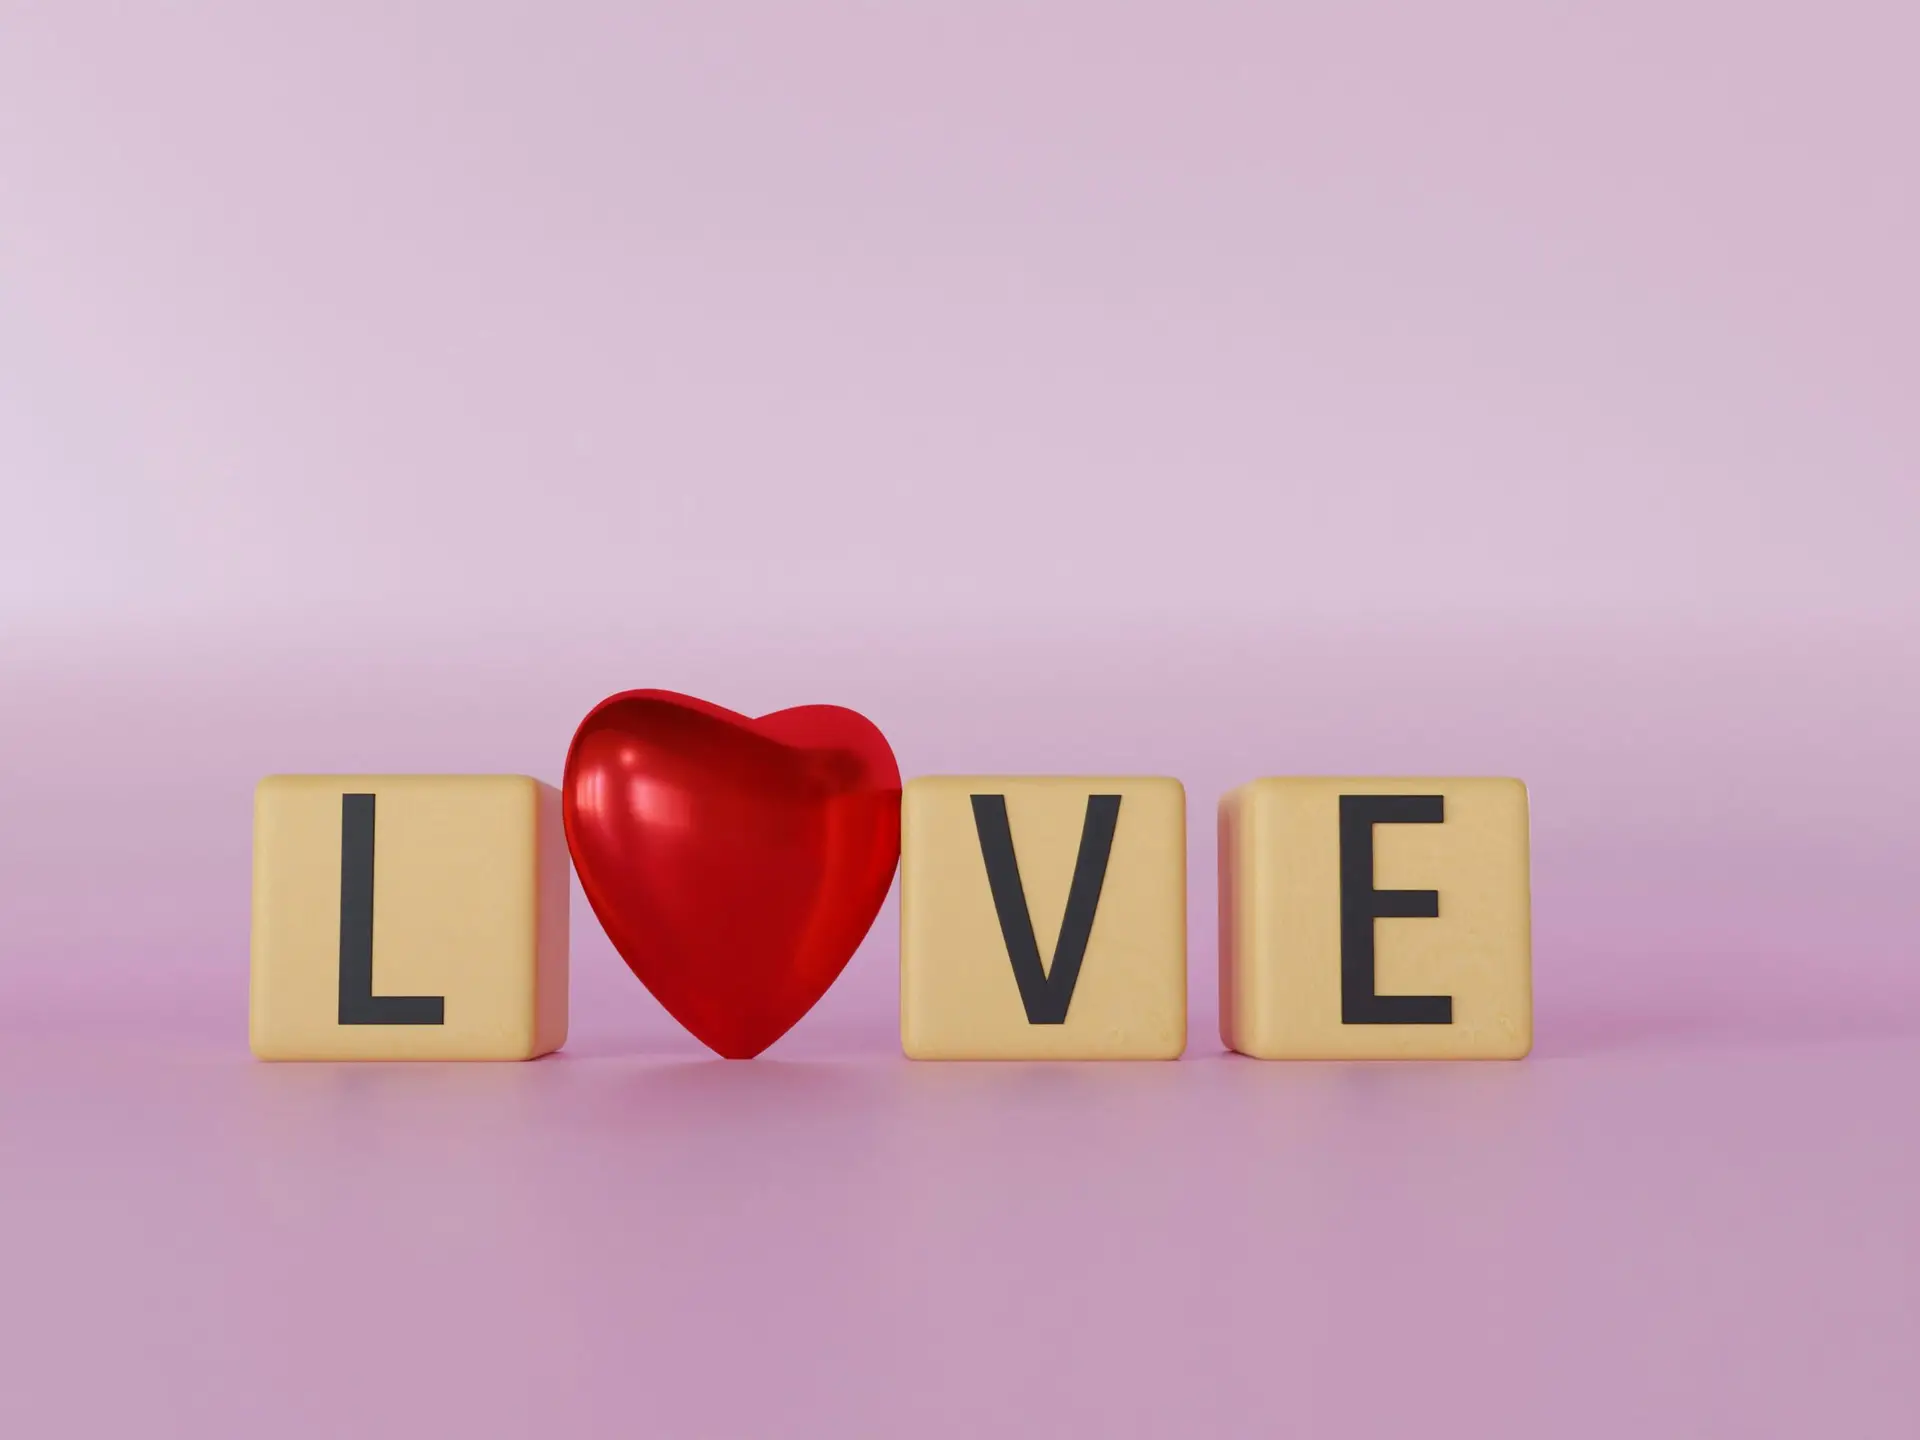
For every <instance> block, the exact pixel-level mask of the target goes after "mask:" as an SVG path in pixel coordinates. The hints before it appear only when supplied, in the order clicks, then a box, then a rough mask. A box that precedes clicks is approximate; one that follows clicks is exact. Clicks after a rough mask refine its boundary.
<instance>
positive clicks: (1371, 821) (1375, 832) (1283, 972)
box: [1220, 777, 1533, 1060]
mask: <svg viewBox="0 0 1920 1440" xmlns="http://www.w3.org/2000/svg"><path fill="white" fill-rule="evenodd" d="M1220 1038H1221V1039H1222V1040H1223V1041H1225V1042H1226V1044H1227V1046H1228V1048H1230V1049H1233V1050H1238V1051H1241V1052H1242V1053H1244V1054H1247V1055H1252V1056H1256V1057H1258V1058H1260V1059H1263V1060H1389V1059H1402V1060H1469V1059H1489V1060H1492V1059H1506V1060H1517V1059H1519V1058H1521V1057H1522V1056H1524V1055H1526V1054H1527V1052H1528V1051H1529V1050H1531V1049H1532V1047H1533V971H1532V919H1531V902H1530V897H1529V884H1528V830H1527V792H1526V787H1525V786H1523V785H1522V784H1521V783H1520V782H1519V781H1518V780H1503V779H1444V780H1400V779H1364V780H1362V779H1354V780H1341V779H1328V778H1319V777H1315V778H1298V779H1266V780H1255V781H1253V782H1252V783H1251V784H1248V785H1243V786H1241V787H1240V788H1239V789H1237V790H1235V791H1233V792H1232V793H1231V794H1229V795H1228V796H1227V797H1226V798H1225V799H1223V800H1222V801H1221V802H1220Z"/></svg>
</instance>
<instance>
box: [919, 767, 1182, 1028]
mask: <svg viewBox="0 0 1920 1440" xmlns="http://www.w3.org/2000/svg"><path fill="white" fill-rule="evenodd" d="M900 1041H901V1047H902V1048H903V1049H904V1050H905V1051H906V1053H907V1055H908V1056H909V1057H910V1058H912V1059H915V1060H1173V1059H1177V1058H1178V1057H1179V1055H1180V1053H1181V1052H1182V1051H1183V1050H1185V1048H1186V1043H1187V802H1186V792H1185V791H1184V790H1183V789H1182V788H1181V786H1180V782H1179V781H1178V780H1168V779H1160V778H1142V777H1131V778H1126V779H1087V778H1080V777H1070V776H1052V775H1049V776H1038V777H1025V778H1018V777H1010V776H979V777H969V776H946V775H942V776H923V777H920V778H918V779H914V780H909V781H908V782H907V784H906V786H905V789H904V792H903V794H902V799H901V823H900Z"/></svg>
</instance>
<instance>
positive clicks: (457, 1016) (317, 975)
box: [248, 775, 569, 1060]
mask: <svg viewBox="0 0 1920 1440" xmlns="http://www.w3.org/2000/svg"><path fill="white" fill-rule="evenodd" d="M253 806H254V809H253V977H252V996H251V1007H250V1009H251V1013H250V1016H249V1025H248V1029H249V1033H250V1037H251V1040H252V1044H253V1053H254V1054H255V1055H258V1056H259V1057H260V1058H261V1059H263V1060H529V1059H532V1058H533V1057H534V1056H536V1055H544V1054H546V1053H547V1052H548V1051H550V1050H557V1049H558V1048H559V1047H560V1045H561V1044H562V1043H563V1042H564V1041H565V1040H566V1038H567V891H568V885H569V880H568V861H567V843H566V835H565V833H564V831H563V829H562V827H561V819H560V792H559V791H558V790H556V789H554V788H553V787H552V786H551V785H543V784H541V783H540V782H539V781H537V780H533V779H530V778H528V777H526V776H523V775H276V776H271V777H269V778H268V779H265V780H262V781H261V782H260V785H259V787H258V788H257V789H256V790H255V792H254V801H253Z"/></svg>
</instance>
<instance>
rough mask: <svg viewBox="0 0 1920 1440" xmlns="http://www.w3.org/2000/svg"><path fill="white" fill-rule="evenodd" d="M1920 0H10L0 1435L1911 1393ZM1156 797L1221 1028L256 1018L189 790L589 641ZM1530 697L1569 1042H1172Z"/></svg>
mask: <svg viewBox="0 0 1920 1440" xmlns="http://www.w3.org/2000/svg"><path fill="white" fill-rule="evenodd" d="M1916 42H1920V21H1916V16H1915V12H1914V11H1913V10H1912V8H1911V7H1910V6H1903V5H1894V4H1865V3H1838V4H1830V5H1823V6H1812V5H1808V6H1798V7H1796V6H1753V5H1734V4H1713V3H1706V0H1681V3H1668V4H1661V5H1653V4H1640V3H1625V4H1620V5H1613V6H1607V7H1593V8H1592V9H1591V12H1590V13H1588V14H1586V15H1584V16H1567V15H1561V14H1558V13H1552V14H1550V13H1549V12H1548V11H1547V10H1546V9H1544V8H1542V7H1538V6H1531V5H1520V4H1512V5H1501V4H1490V3H1474V0H1469V3H1466V4H1462V5H1454V6H1448V7H1444V8H1434V7H1423V6H1414V5H1405V6H1398V7H1380V6H1367V5H1339V6H1334V5H1327V6H1313V5H1302V6H1271V7H1254V6H1249V7H1244V8H1240V9H1234V8H1228V7H1221V6H1210V5H1205V4H1200V5H1180V6H1175V5H1172V4H1158V5H1154V4H1144V5H1134V6H1108V5H1100V6H1094V5H1077V4H1058V5H1052V6H1045V7H1030V6H1019V7H1011V6H999V5H992V4H989V5H975V6H967V7H959V6H954V7H945V9H944V13H940V12H939V11H938V10H936V7H931V6H929V7H853V6H840V5H834V4H826V3H822V4H817V5H809V6H807V7H792V8H791V9H789V8H787V7H760V8H747V7H732V6H726V5H713V6H703V7H685V8H684V9H682V10H676V11H672V12H669V11H667V10H665V9H649V8H647V7H626V6H613V5H607V6H590V5H584V4H572V5H559V6H552V5H548V6H532V5H529V6H525V7H509V6H500V5H485V6H474V5H461V6H454V5H445V6H439V7H432V6H419V5H414V6H393V5H378V6H375V5H365V6H355V5H350V4H348V5H337V6H325V7H295V6H286V7H262V6H231V7H211V6H203V7H184V8H176V9H174V10H173V11H172V12H171V13H169V14H168V15H166V16H164V17H163V16H162V15H161V14H160V12H158V11H146V10H135V11H134V12H132V13H120V12H115V13H113V14H111V15H108V14H107V13H106V12H104V11H102V12H101V13H99V14H96V13H94V11H93V8H92V7H91V6H88V5H85V4H73V5H63V6H59V7H45V8H42V9H40V10H36V11H31V12H29V11H27V10H25V9H20V8H15V9H11V10H9V11H8V12H7V13H6V15H5V16H4V18H0V486H3V487H4V494H5V499H6V502H7V503H6V516H5V523H4V524H0V617H3V618H4V631H3V632H0V666H3V667H4V668H3V669H0V757H4V758H0V1220H4V1222H5V1223H4V1225H0V1433H4V1434H7V1435H9V1436H11V1435H15V1434H19V1435H35V1436H38V1435H115V1436H118V1435H125V1434H153V1435H193V1436H205V1435H259V1434H273V1435H285V1436H291V1437H299V1436H306V1435H312V1436H333V1435H338V1434H342V1433H347V1432H352V1433H368V1434H386V1433H395V1434H397V1433H423V1434H471V1435H495V1434H498V1435H525V1434H527V1433H529V1432H530V1431H533V1430H535V1429H539V1430H551V1431H553V1432H555V1433H562V1434H565V1433H577V1434H620V1435H628V1434H636V1433H638V1434H659V1435H669V1436H704V1435H715V1436H733V1435H743V1434H750V1435H815V1434H818V1435H867V1434H873V1435H893V1434H907V1433H920V1434H928V1435H956V1436H977V1435H983V1434H1021V1433H1036V1434H1039V1433H1045V1434H1143V1435H1144V1434H1151V1435H1163V1434H1172V1433H1185V1432H1208V1433H1220V1434H1236V1435H1239V1434H1244V1435H1262V1436H1264V1435H1272V1434H1300V1435H1308V1436H1316V1437H1317V1436H1330V1435H1360V1436H1364V1435H1383V1436H1384V1435H1394V1436H1398V1435H1406V1434H1410V1433H1418V1434H1423V1435H1433V1436H1452V1435H1459V1436H1468V1435H1474V1436H1484V1435H1534V1434H1545V1435H1556V1436H1558V1435H1575V1436H1583V1435H1594V1436H1608V1437H1612V1436H1618V1435H1621V1434H1623V1433H1625V1434H1634V1435H1674V1436H1696V1435H1723V1434H1725V1435H1735V1434H1737V1435H1742V1436H1746V1435H1759V1436H1766V1435H1780V1436H1804V1435H1808V1434H1865V1435H1897V1434H1906V1433H1910V1432H1912V1431H1914V1430H1915V1429H1916V1428H1920V1381H1917V1380H1916V1379H1915V1378H1914V1374H1915V1372H1914V1367H1913V1356H1914V1355H1915V1354H1916V1353H1920V1098H1917V1097H1920V967H1917V966H1916V965H1915V960H1916V958H1920V957H1917V956H1916V944H1915V940H1914V936H1915V934H1916V933H1920V888H1916V886H1915V885H1914V882H1913V878H1912V877H1913V875H1914V873H1915V867H1916V863H1917V862H1920V843H1916V840H1915V838H1914V833H1915V831H1914V823H1913V819H1912V817H1913V815H1914V814H1915V813H1916V809H1917V808H1920V778H1916V772H1915V768H1914V766H1913V763H1912V754H1913V743H1914V736H1915V735H1916V734H1920V624H1917V623H1916V622H1920V583H1917V582H1916V580H1915V572H1914V569H1913V563H1912V559H1911V556H1912V550H1913V541H1914V537H1915V535H1916V534H1920V482H1917V481H1916V476H1920V412H1916V410H1915V407H1914V405H1913V396H1914V394H1915V383H1916V377H1917V376H1920V350H1917V349H1916V346H1917V345H1920V338H1917V337H1920V278H1917V277H1920V271H1917V270H1916V269H1915V267H1914V266H1913V264H1912V258H1911V257H1912V256H1913V255H1915V254H1917V253H1920V171H1916V169H1915V167H1914V166H1913V164H1912V154H1911V150H1912V143H1911V142H1912V137H1913V136H1914V135H1915V134H1916V133H1920V91H1916V90H1915V88H1914V87H1913V85H1912V84H1911V74H1910V69H1911V57H1912V55H1913V54H1914V53H1915V48H1916ZM635 685H656V686H665V687H670V688H674V689H679V690H684V691H687V692H690V693H694V694H700V695H705V696H707V697H709V698H711V699H713V700H715V701H717V702H719V703H721V704H724V705H728V706H730V707H733V708H737V709H741V710H749V711H765V710H770V709H774V708H777V707H780V706H785V705H792V704H799V703H806V702H811V701H831V702H836V703H841V704H846V705H851V706H854V707H856V708H859V709H861V710H862V711H864V712H865V713H867V714H868V715H870V716H872V717H873V718H874V719H875V720H876V721H877V722H878V723H879V724H880V725H881V726H882V727H883V728H884V729H885V730H886V731H887V733H888V735H889V738H890V739H891V740H892V742H893V744H894V747H895V749H896V751H897V753H898V755H899V758H900V762H901V766H902V769H903V771H904V772H905V773H907V774H915V773H927V772H933V771H954V770H973V771H1007V770H1015V771H1018V770H1030V771H1059V770H1085V771H1110V772H1111V771H1120V772H1125V771H1130V770H1131V771H1142V772H1155V773H1171V774H1175V775H1178V776H1180V777H1181V778H1182V779H1184V780H1185V781H1186V783H1187V786H1188V793H1189V800H1190V805H1191V807H1192V810H1191V814H1190V828H1191V832H1192V834H1193V837H1194V840H1193V849H1192V854H1191V873H1192V887H1193V896H1194V902H1193V905H1192V911H1191V926H1192V947H1191V952H1190V962H1191V969H1192V975H1193V1011H1194V1014H1193V1029H1192V1046H1191V1050H1190V1058H1189V1059H1188V1060H1186V1061H1183V1062H1181V1063H1179V1064H1176V1065H1164V1066H1111V1067H1084V1066H1051V1067H1047V1066H1031V1067H1026V1066H931V1065H923V1066H913V1065H909V1064H907V1063H906V1062H905V1061H903V1060H900V1059H898V1058H897V1029H896V1024H897V1015H896V1011H895V996H894V985H895V968H894V967H895V960H896V954H895V939H894V933H893V925H894V911H893V908H892V905H891V903H889V906H888V908H887V909H886V911H884V912H883V914H882V917H881V920H880V923H879V925H878V926H877V927H876V929H875V932H874V934H873V935H872V936H871V937H870V939H869V941H868V943H867V945H866V947H865V948H864V949H863V951H862V952H861V954H860V955H859V956H857V957H856V958H855V960H854V962H853V964H852V966H851V967H850V968H849V970H848V972H847V974H846V976H845V977H844V979H843V980H842V982H841V983H840V984H839V985H838V986H837V987H836V988H835V989H834V990H833V991H831V992H830V993H829V995H828V996H827V998H826V1000H825V1001H824V1002H823V1003H822V1005H821V1006H820V1008H819V1009H818V1010H817V1011H816V1012H815V1013H814V1014H813V1015H812V1016H811V1017H809V1018H808V1019H807V1020H806V1021H804V1022H803V1023H802V1024H801V1026H800V1027H799V1028H798V1029H797V1030H796V1031H795V1032H794V1033H793V1034H792V1035H791V1036H790V1037H788V1038H787V1039H786V1040H783V1041H782V1042H781V1043H780V1044H779V1045H777V1046H776V1047H775V1048H774V1049H773V1050H772V1051H771V1052H770V1053H769V1055H768V1057H766V1058H765V1059H763V1060H760V1061H756V1062H752V1063H751V1064H731V1065H730V1064H726V1063H723V1062H718V1061H710V1060H707V1059H706V1058H704V1057H703V1055H702V1053H701V1052H700V1051H699V1049H698V1047H696V1046H695V1045H694V1044H693V1043H692V1042H691V1041H690V1040H688V1039H687V1038H686V1037H685V1036H683V1035H681V1034H679V1033H678V1032H676V1031H675V1030H674V1029H673V1027H672V1026H671V1023H670V1022H669V1021H668V1020H667V1019H666V1018H665V1017H664V1016H663V1015H662V1014H661V1013H660V1011H659V1010H658V1008H657V1007H656V1006H654V1005H653V1004H652V1002H651V1001H650V1000H649V998H648V997H647V996H646V994H645V993H644V992H643V991H642V990H641V989H640V987H639V986H638V985H637V984H636V983H635V982H633V980H632V979H631V978H630V977H629V976H628V975H627V973H626V972H625V969H624V967H622V966H621V965H620V963H619V961H618V960H617V959H616V958H615V957H614V956H613V954H612V953H611V951H610V949H609V948H608V947H607V946H606V944H605V941H604V939H603V938H602V937H601V936H600V935H599V933H598V931H597V929H596V927H595V926H594V925H593V922H592V920H591V917H590V915H588V913H587V911H586V909H585V907H584V905H583V904H578V903H577V905H576V913H575V935H576V947H575V965H576V974H577V983H576V990H575V1014H576V1024H575V1030H574V1036H575V1038H574V1041H573V1043H571V1044H570V1045H569V1047H568V1048H567V1050H566V1051H565V1052H563V1053H562V1054H561V1055H560V1056H558V1057H555V1058H554V1059H552V1060H549V1061H543V1062H539V1063H537V1064H533V1065H527V1066H518V1067H472V1068H459V1067H429V1066H414V1067H383V1066H365V1067H330V1066H304V1067H300V1066H278V1067H274V1066H263V1065H259V1064H255V1063H254V1062H252V1061H251V1060H250V1059H249V1058H248V1057H247V1054H246V1050H245V1001H246V996H245V978H244V976H245V955H246V924H247V876H248V851H249V842H250V837H249V834H248V819H249V797H250V791H251V787H252V784H253V782H254V781H255V780H256V779H257V778H258V777H259V776H260V775H262V774H264V773H267V772H269V771H284V770H292V771H298V770H361V771H366V770H375V771H377V770H407V769H428V770H513V771H525V772H529V773H533V774H537V775H541V776H543V777H544V778H547V779H549V780H552V779H556V778H557V777H558V773H559V768H560V765H561V762H562V759H563V757H564V753H565V747H566V742H567V739H568V737H569V736H570V735H571V733H572V728H573V725H574V724H575V723H576V722H577V721H578V719H579V718H580V716H581V715H583V714H584V713H585V711H586V710H587V708H588V707H589V706H590V705H591V704H592V703H593V702H594V701H596V700H598V699H599V698H601V697H602V696H603V695H605V694H607V693H609V692H611V691H614V690H617V689H621V688H624V687H628V686H635ZM1287 771H1296V772H1309V773H1311V772H1347V773H1354V772H1358V773H1411V774H1420V773H1463V772H1465V773H1507V774H1517V775H1520V776H1522V777H1523V778H1525V779H1527V780H1528V781H1529V783H1530V785H1531V787H1532V795H1533V804H1534V845H1535V850H1534V861H1535V882H1536V883H1535V892H1536V905H1535V919H1536V937H1535V938H1536V979H1537V999H1538V1013H1537V1022H1538V1023H1537V1028H1538V1045H1537V1049H1536V1053H1535V1056H1534V1058H1533V1059H1531V1060H1529V1061H1527V1062H1525V1063H1523V1064H1519V1065H1511V1066H1475V1065H1460V1066H1407V1067H1391V1066H1375V1067H1369V1066H1284V1065H1260V1064H1255V1063H1252V1062H1243V1061H1238V1060H1233V1059H1229V1058H1227V1057H1224V1056H1222V1055H1220V1054H1219V1053H1218V1045H1217V1042H1216V1041H1215V1040H1214V1038H1213V1035H1214V1031H1213V1021H1214V996H1213V993H1212V965H1213V914H1212V903H1211V896H1212V887H1213V868H1212V867H1213V853H1212V850H1213V846H1212V841H1211V838H1210V837H1211V825H1210V824H1208V823H1207V820H1208V817H1209V815H1210V811H1211V807H1212V805H1213V803H1214V800H1215V799H1216V797H1217V796H1218V795H1219V793H1220V792H1221V791H1222V790H1224V789H1225V788H1227V786H1229V785H1231V784H1233V783H1235V782H1237V781H1240V780H1244V779H1246V778H1249V777H1251V776H1253V775H1257V774H1262V773H1275V772H1287Z"/></svg>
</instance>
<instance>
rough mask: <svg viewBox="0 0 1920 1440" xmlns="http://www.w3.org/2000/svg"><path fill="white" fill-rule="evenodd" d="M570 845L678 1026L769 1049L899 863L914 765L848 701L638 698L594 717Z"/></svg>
mask: <svg viewBox="0 0 1920 1440" xmlns="http://www.w3.org/2000/svg"><path fill="white" fill-rule="evenodd" d="M562 796H563V801H564V804H563V809H564V812H565V816H566V830H567V848H568V849H569V850H571V851H572V852H573V864H574V869H575V870H576V871H578V872H579V875H580V884H581V886H582V887H583V888H584V889H585V890H586V892H587V899H588V901H590V902H591V903H592V905H593V913H594V914H595V915H597V916H598V917H599V919H600V923H601V924H602V925H603V926H605V927H606V932H607V936H608V938H609V939H611V940H612V941H613V947H614V949H616V950H618V951H619V952H620V956H621V958H622V959H624V960H625V961H626V962H627V965H628V967H629V968H630V969H631V970H632V971H633V973H634V974H635V975H637V976H639V977H640V981H641V983H642V984H644V985H645V986H646V987H647V989H649V990H651V991H652V992H653V994H654V996H655V998H657V999H658V1000H659V1001H660V1003H661V1004H662V1005H664V1006H666V1007H667V1009H668V1011H669V1012H671V1014H672V1015H673V1017H674V1019H676V1020H678V1021H679V1022H680V1023H681V1024H682V1025H684V1026H686V1027H687V1029H689V1030H691V1031H692V1032H693V1033H694V1035H695V1036H696V1037H698V1038H699V1039H700V1040H701V1041H703V1042H704V1043H705V1044H707V1045H708V1046H710V1047H711V1048H713V1049H714V1050H716V1051H718V1052H719V1053H720V1054H722V1055H724V1056H726V1057H728V1058H729V1059H736V1060H744V1059H747V1058H749V1057H751V1056H754V1055H758V1054H759V1053H760V1052H761V1051H762V1050H764V1049H766V1048H767V1046H769V1045H771V1044H772V1043H773V1042H774V1041H775V1040H778V1039H779V1038H780V1037H781V1036H782V1035H784V1034H786V1032H787V1031H788V1030H789V1029H790V1028H791V1027H792V1026H793V1024H794V1022H796V1021H797V1020H799V1019H800V1017H801V1016H802V1015H805V1014H806V1013H807V1011H809V1010H811V1009H812V1008H813V1005H814V1002H815V1001H817V1000H818V999H819V998H820V997H821V996H822V995H824V994H826V992H827V987H828V986H829V985H831V984H833V982H834V981H835V980H837V979H838V978H839V976H840V972H841V971H842V970H844V969H845V968H846V964H847V961H848V960H850V959H852V958H853V952H854V950H855V949H857V948H858V947H859V944H860V941H861V940H862V938H864V937H865V935H866V933H867V931H868V930H869V929H871V928H872V925H873V918H874V916H875V915H876V914H877V913H878V912H879V909H880V904H881V902H882V901H883V900H885V899H886V897H887V888H888V886H889V885H891V884H892V883H893V872H894V869H895V867H896V866H897V865H898V864H899V861H900V767H899V765H898V764H897V763H896V762H895V760H894V758H893V749H892V747H891V746H889V745H888V744H887V740H886V737H885V736H884V735H882V734H881V733H880V731H879V729H878V727H876V726H875V725H874V724H873V722H872V721H870V720H868V719H867V718H866V717H865V716H863V715H860V714H858V713H856V712H855V711H852V710H844V709H842V708H840V707H839V706H838V705H802V706H799V707H798V708H796V709H792V710H780V711H777V712H775V713H774V714H772V715H763V716H761V717H760V718H759V719H757V720H756V719H752V718H750V717H748V716H745V715H736V714H734V713H733V712H732V711H731V710H723V709H721V708H720V707H719V706H718V705H710V704H708V703H707V702H706V701H704V700H696V699H693V698H692V697H691V696H687V695H676V694H674V693H673V692H672V691H670V690H629V691H627V692H625V693H624V694H620V695H615V696H612V697H610V698H609V699H606V700H603V701H601V702H600V703H599V704H598V705H596V706H595V707H594V708H593V710H592V711H591V712H590V713H589V714H588V716H587V718H586V719H585V720H583V721H581V722H580V728H579V730H578V731H576V732H575V734H574V737H573V744H572V746H571V747H569V749H568V751H567V772H566V778H565V780H564V782H563V784H562Z"/></svg>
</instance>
